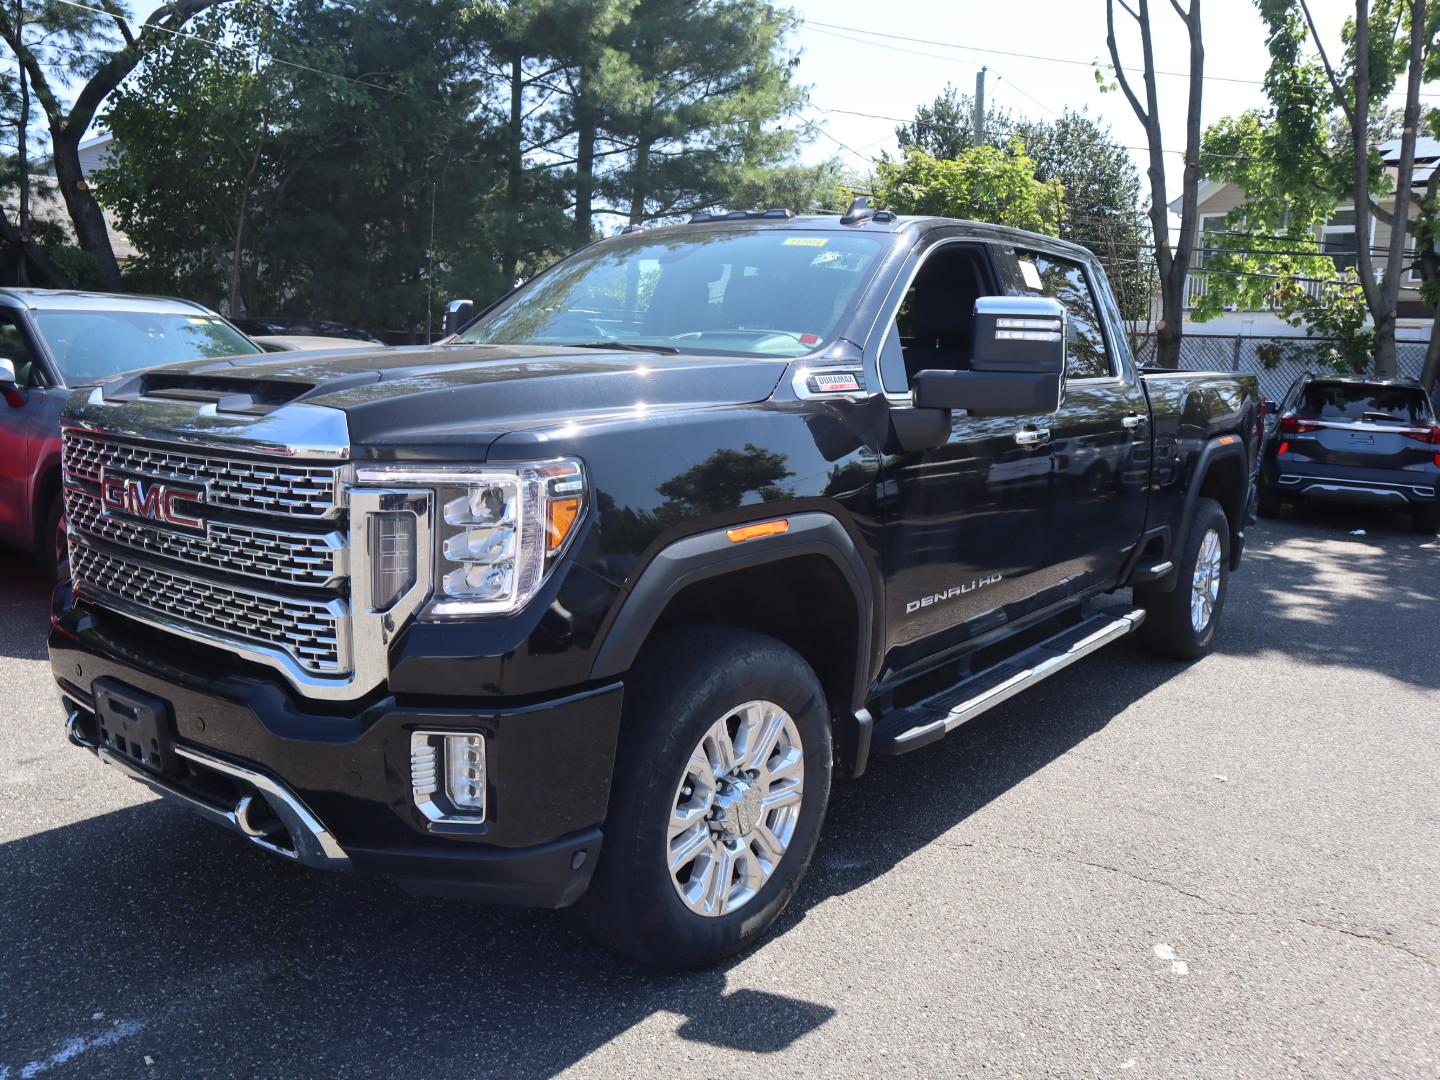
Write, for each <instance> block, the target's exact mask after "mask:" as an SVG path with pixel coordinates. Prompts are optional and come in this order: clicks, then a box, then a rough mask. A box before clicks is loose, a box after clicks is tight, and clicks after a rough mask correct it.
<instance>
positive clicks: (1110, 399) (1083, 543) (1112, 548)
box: [1001, 248, 1151, 595]
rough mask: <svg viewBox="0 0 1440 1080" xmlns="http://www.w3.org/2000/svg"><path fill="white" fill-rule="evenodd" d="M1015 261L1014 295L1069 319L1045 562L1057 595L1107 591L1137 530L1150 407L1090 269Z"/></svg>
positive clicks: (1023, 256) (1055, 261) (1050, 257)
mask: <svg viewBox="0 0 1440 1080" xmlns="http://www.w3.org/2000/svg"><path fill="white" fill-rule="evenodd" d="M1001 257H1002V258H1004V257H1006V254H1005V253H1002V254H1001ZM1014 258H1015V259H1017V260H1018V264H1019V266H1018V269H1019V273H1017V274H1015V275H1013V276H1012V281H1014V282H1016V283H1017V287H1016V288H1015V290H1014V291H1017V292H1019V293H1020V294H1021V295H1034V294H1039V295H1042V296H1048V297H1051V298H1053V299H1055V300H1059V301H1060V302H1061V303H1062V304H1064V305H1065V307H1066V309H1067V311H1068V312H1069V316H1070V317H1069V320H1068V326H1069V331H1068V332H1069V340H1068V342H1067V345H1066V350H1065V394H1064V397H1063V399H1062V401H1061V405H1060V411H1059V412H1058V413H1057V414H1056V415H1055V416H1053V417H1049V418H1048V426H1049V427H1050V431H1051V440H1052V453H1053V456H1054V469H1055V489H1054V499H1055V501H1054V507H1053V527H1052V529H1051V533H1050V543H1051V550H1050V553H1049V555H1048V561H1049V562H1050V563H1051V564H1052V567H1053V571H1054V573H1055V575H1056V576H1057V579H1058V582H1059V589H1060V590H1061V591H1062V592H1063V594H1065V595H1074V594H1077V593H1083V592H1087V591H1090V590H1092V589H1094V588H1096V587H1098V586H1105V587H1109V586H1111V585H1113V583H1114V582H1115V581H1116V579H1117V578H1118V576H1119V573H1120V570H1121V567H1122V566H1123V564H1124V562H1125V560H1126V558H1127V557H1128V556H1129V554H1130V553H1131V551H1132V550H1133V549H1134V546H1135V544H1136V543H1138V542H1139V539H1140V535H1141V533H1142V532H1143V531H1144V528H1145V510H1146V503H1147V499H1148V490H1147V489H1148V484H1149V477H1150V468H1149V465H1150V454H1149V450H1150V441H1151V432H1150V430H1149V417H1150V407H1149V404H1148V402H1147V401H1146V398H1145V391H1144V389H1143V388H1142V387H1141V385H1140V379H1139V375H1138V374H1137V372H1136V370H1135V365H1134V363H1133V361H1132V360H1131V357H1130V355H1129V349H1128V346H1127V344H1126V342H1125V340H1124V338H1123V336H1122V334H1121V327H1120V324H1119V319H1118V317H1117V318H1111V317H1108V316H1110V315H1111V314H1112V312H1111V311H1110V310H1109V308H1110V307H1111V306H1112V304H1111V300H1110V295H1109V291H1108V289H1107V287H1106V285H1105V283H1104V281H1103V280H1102V279H1101V278H1100V277H1099V275H1098V272H1097V271H1096V270H1095V269H1094V268H1093V266H1091V265H1090V264H1088V263H1085V262H1082V261H1081V260H1078V259H1075V258H1072V257H1070V256H1068V255H1064V254H1061V253H1058V252H1053V251H1045V250H1042V249H1040V248H1032V249H1023V248H1022V249H1017V250H1016V251H1015V252H1014Z"/></svg>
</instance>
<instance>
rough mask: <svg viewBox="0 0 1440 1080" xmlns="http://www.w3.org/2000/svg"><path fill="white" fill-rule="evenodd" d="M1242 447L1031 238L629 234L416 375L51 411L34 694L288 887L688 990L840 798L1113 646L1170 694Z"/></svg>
mask: <svg viewBox="0 0 1440 1080" xmlns="http://www.w3.org/2000/svg"><path fill="white" fill-rule="evenodd" d="M467 314H468V313H467ZM457 321H459V320H457ZM1261 413H1262V405H1261V401H1260V398H1259V396H1258V394H1257V392H1256V387H1255V384H1254V381H1253V380H1252V379H1250V378H1248V377H1244V376H1239V377H1237V376H1232V375H1220V374H1195V373H1178V372H1154V371H1141V370H1139V369H1137V367H1136V365H1135V363H1134V361H1133V359H1132V357H1131V353H1130V350H1129V348H1128V346H1127V344H1126V337H1125V334H1124V330H1123V327H1122V324H1121V320H1120V317H1119V314H1118V311H1117V309H1116V306H1115V303H1114V300H1113V299H1112V296H1111V293H1110V290H1109V286H1108V285H1107V283H1106V281H1105V278H1104V275H1103V274H1102V273H1101V271H1100V270H1099V268H1098V266H1097V264H1096V263H1095V261H1094V259H1093V258H1092V257H1091V256H1090V254H1089V253H1087V252H1086V251H1084V250H1083V249H1081V248H1078V247H1075V246H1072V245H1069V244H1065V243H1061V242H1059V241H1056V240H1053V239H1049V238H1046V237H1042V236H1036V235H1032V234H1029V233H1023V232H1017V231H1013V230H1009V229H1004V228H998V227H993V226H988V225H983V224H976V223H973V222H964V221H952V220H944V219H937V218H907V217H898V216H896V215H893V214H891V213H889V212H886V211H883V210H881V211H875V210H873V209H869V208H864V207H862V206H860V205H857V206H855V207H852V208H851V210H850V212H849V213H847V214H846V215H844V216H843V217H842V216H839V215H836V216H795V215H793V214H791V213H789V212H788V211H764V212H754V211H752V212H745V213H730V214H724V215H712V216H706V217H702V218H697V219H696V220H694V221H692V222H691V223H689V224H685V225H677V226H671V227H665V228H655V229H647V230H627V232H626V234H624V235H620V236H617V237H613V238H610V239H607V240H603V241H600V242H598V243H595V244H592V245H590V246H589V247H586V248H584V249H582V250H580V251H578V252H576V253H575V254H573V255H571V256H569V257H568V258H566V259H563V260H562V261H560V262H558V263H557V264H555V265H554V266H552V267H551V268H550V269H548V270H546V271H545V272H544V273H542V274H540V275H538V276H537V277H535V278H534V279H533V280H531V281H530V282H528V283H527V284H525V285H524V286H522V287H521V288H519V289H518V290H516V291H515V292H514V293H512V294H510V295H509V296H507V297H505V298H504V299H502V300H500V301H498V302H497V303H495V304H493V305H492V306H491V307H489V308H488V309H486V310H484V311H482V312H480V313H478V315H475V316H473V317H470V318H469V319H468V322H466V323H465V324H464V325H463V326H460V327H458V333H455V334H452V336H451V337H449V338H447V339H445V340H444V341H442V342H440V343H439V344H438V345H435V346H430V347H424V348H411V349H390V350H370V351H367V352H364V353H358V352H357V353H344V352H335V353H315V354H310V355H306V356H302V357H296V356H293V355H290V356H281V357H277V358H275V359H274V360H272V361H259V362H256V361H254V360H250V361H247V362H245V363H244V364H240V363H236V364H230V363H228V362H225V361H213V360H212V361H201V362H194V363H189V364H183V365H177V366H172V367H167V368H160V369H155V370H149V371H146V372H144V373H141V374H136V375H133V376H128V377H123V378H121V379H119V380H112V381H111V382H109V383H106V384H103V385H102V386H100V387H98V388H94V389H89V390H82V391H79V392H77V393H76V394H75V395H74V396H73V397H72V399H71V400H70V402H69V404H68V406H67V408H66V411H65V415H64V420H63V424H64V436H63V437H64V451H63V462H64V483H65V499H66V513H67V519H68V528H69V533H70V550H71V553H72V554H71V569H72V572H73V580H72V581H71V583H69V584H65V585H62V586H61V587H60V588H59V590H58V591H57V593H56V598H55V608H54V617H53V630H52V633H51V635H50V652H51V657H52V661H53V667H54V673H55V678H56V680H57V681H58V683H59V690H60V694H61V695H62V698H63V702H64V708H65V711H66V713H67V717H68V718H67V724H68V730H69V734H70V738H71V739H72V741H74V742H75V743H76V744H78V745H79V746H82V747H85V748H87V749H89V750H91V751H93V752H94V753H96V754H97V755H98V756H99V757H100V759H101V760H102V761H103V762H105V763H106V764H107V765H110V766H112V767H115V768H117V769H119V770H120V771H121V772H123V773H126V774H128V775H129V776H131V777H133V778H134V779H136V780H139V781H141V782H142V783H144V784H146V785H148V786H149V787H150V788H153V789H154V790H155V791H158V792H160V793H162V794H164V795H167V796H170V797H171V798H174V799H177V800H180V801H181V802H184V803H186V804H188V805H189V806H190V807H192V808H193V809H194V810H196V811H198V812H199V813H201V814H203V815H205V816H206V817H209V818H211V819H212V820H214V821H216V822H218V823H221V824H224V825H226V826H228V827H230V828H232V829H235V830H238V831H239V832H241V833H243V834H244V835H245V836H246V837H248V838H249V839H250V840H251V841H253V842H254V843H256V844H258V845H260V846H261V847H264V848H267V849H269V850H270V851H273V852H275V853H277V854H279V855H281V856H283V857H285V858H287V859H290V860H294V861H296V862H299V863H302V864H306V865H310V866H318V867H328V868H354V869H359V870H362V871H369V872H377V873H381V874H385V875H388V876H390V877H392V878H394V879H396V880H398V881H399V882H400V883H401V884H402V885H404V886H405V887H407V888H409V889H412V890H415V891H418V892H425V893H430V894H439V895H449V896H469V897H474V898H478V899H482V900H487V901H498V902H508V903H522V904H531V905H542V906H549V907H566V906H570V905H574V907H575V909H576V911H577V913H578V914H579V915H580V916H581V918H582V921H583V922H584V924H585V925H587V926H588V927H590V928H591V929H592V930H593V931H594V932H596V933H598V934H599V935H600V936H601V937H602V938H604V939H605V940H608V941H609V942H610V943H611V944H613V945H614V946H615V947H617V948H619V949H621V950H622V951H624V952H626V953H628V954H629V955H631V956H633V957H636V958H638V959H640V960H642V961H645V962H648V963H651V964H655V965H660V966H665V967H672V968H683V967H694V966H699V965H704V964H708V963H713V962H715V961H717V960H719V959H721V958H723V957H725V956H728V955H730V954H733V953H734V952H736V951H738V950H740V949H742V948H744V947H745V946H747V945H748V944H751V943H753V942H754V941H756V940H757V939H758V938H759V937H760V936H761V935H762V934H763V933H764V931H765V930H766V928H767V927H768V926H769V925H770V924H771V923H772V922H773V921H774V919H775V917H776V916H777V914H778V913H779V912H780V910H781V909H782V908H783V907H784V905H785V903H786V902H787V900H788V899H789V898H790V896H791V895H792V894H793V893H794V891H795V888H796V886H797V884H798V882H799V880H800V878H801V876H802V874H803V873H804V871H805V869H806V866H807V864H808V863H809V861H810V858H811V853H812V851H813V849H814V846H815V842H816V837H817V835H818V833H819V830H820V826H821V821H822V819H823V818H824V816H825V807H826V802H827V799H828V796H829V792H830V785H831V781H832V778H834V777H855V776H859V775H860V774H861V773H862V772H863V771H864V770H865V767H866V761H867V759H868V758H869V757H870V755H872V754H875V753H882V754H899V753H903V752H906V751H909V750H912V749H915V748H917V747H920V746H923V745H925V744H927V743H930V742H933V741H935V740H937V739H939V738H941V737H942V736H944V735H945V734H946V733H947V732H949V731H951V730H953V729H954V728H955V727H956V726H958V725H960V724H962V723H964V722H965V721H967V720H969V719H971V718H972V717H974V716H976V715H977V714H979V713H981V712H982V711H984V710H985V709H987V708H989V707H991V706H993V705H995V704H997V703H998V702H1001V701H1003V700H1005V699H1006V698H1008V697H1010V696H1011V695H1013V694H1015V693H1016V692H1018V691H1020V690H1023V689H1024V688H1025V687H1026V686H1028V685H1030V684H1032V683H1034V682H1036V681H1038V680H1040V679H1043V678H1045V677H1046V676H1048V675H1050V674H1052V673H1054V672H1056V671H1058V670H1060V669H1061V668H1063V667H1065V666H1066V665H1068V664H1069V663H1071V662H1072V661H1074V660H1077V659H1079V658H1080V657H1082V656H1084V655H1086V654H1087V653H1089V652H1091V651H1093V650H1095V649H1097V648H1099V647H1101V646H1102V645H1104V644H1106V643H1108V642H1111V641H1113V640H1115V639H1117V638H1120V637H1122V636H1124V635H1126V634H1129V633H1131V632H1132V631H1134V632H1136V633H1137V635H1138V638H1139V639H1140V640H1142V641H1144V642H1145V643H1146V644H1148V645H1149V646H1150V647H1151V648H1153V649H1155V650H1158V651H1160V652H1162V653H1166V654H1169V655H1172V656H1176V657H1185V658H1188V657H1196V656H1199V655H1201V654H1202V653H1203V652H1205V650H1206V649H1207V648H1208V647H1209V646H1210V644H1211V641H1212V635H1213V634H1214V632H1215V626H1216V621H1217V619H1218V618H1219V615H1220V611H1221V608H1222V606H1223V604H1224V601H1225V589H1226V582H1227V578H1228V575H1229V573H1230V572H1231V571H1232V570H1234V569H1235V568H1236V567H1237V566H1238V564H1239V562H1240V556H1241V550H1242V548H1243V545H1244V536H1245V534H1244V529H1245V527H1246V524H1247V523H1248V522H1249V521H1251V520H1252V517H1251V514H1252V507H1253V502H1254V476H1255V471H1256V463H1257V460H1258V454H1259V446H1260V433H1261V427H1262V416H1261ZM1117 593H1118V594H1119V595H1117ZM577 901H578V903H577Z"/></svg>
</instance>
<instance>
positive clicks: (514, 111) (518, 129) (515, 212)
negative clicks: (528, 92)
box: [500, 52, 525, 289]
mask: <svg viewBox="0 0 1440 1080" xmlns="http://www.w3.org/2000/svg"><path fill="white" fill-rule="evenodd" d="M524 108H525V75H524V69H523V67H522V61H521V57H520V55H519V54H518V52H517V54H516V55H515V57H514V59H512V60H511V61H510V120H509V131H508V132H507V135H508V141H509V146H507V147H506V154H505V157H506V163H505V209H506V212H507V216H508V217H509V218H511V219H512V220H511V221H510V222H509V229H508V232H507V235H506V238H505V250H504V251H502V252H501V253H500V272H501V273H502V274H503V275H504V276H505V287H506V288H507V289H509V288H513V287H514V285H515V278H516V277H517V276H518V274H519V272H520V229H519V215H520V209H521V207H520V202H521V198H522V196H523V192H522V191H521V190H520V179H521V177H522V176H523V175H524V168H525V157H524V155H525V147H524V138H525V113H524V111H523V110H524Z"/></svg>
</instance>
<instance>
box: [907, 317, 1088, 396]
mask: <svg viewBox="0 0 1440 1080" xmlns="http://www.w3.org/2000/svg"><path fill="white" fill-rule="evenodd" d="M1066 314H1067V313H1066V311H1065V308H1064V306H1063V305H1062V304H1060V302H1059V301H1056V300H1051V299H1049V298H1048V297H1041V296H1035V297H1031V296H982V297H981V298H980V299H979V300H976V301H975V321H974V324H973V330H972V338H971V350H970V356H971V360H970V367H969V368H968V369H967V370H962V371H921V372H919V373H917V374H916V375H915V377H914V378H913V379H911V380H910V385H911V388H912V389H913V390H914V392H915V404H916V405H917V406H918V407H920V408H922V409H964V410H965V411H966V412H967V413H969V415H971V416H1026V415H1030V414H1034V413H1053V412H1055V411H1056V410H1057V409H1059V408H1060V394H1061V391H1062V390H1063V388H1064V375H1065V333H1066Z"/></svg>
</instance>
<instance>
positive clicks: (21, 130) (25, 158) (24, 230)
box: [15, 26, 30, 285]
mask: <svg viewBox="0 0 1440 1080" xmlns="http://www.w3.org/2000/svg"><path fill="white" fill-rule="evenodd" d="M15 32H16V33H17V34H18V33H20V29H19V27H18V26H17V27H16V31H15ZM17 66H18V67H19V69H20V124H19V127H18V128H17V129H16V132H15V158H16V164H17V165H18V166H19V170H20V175H19V183H20V239H21V243H22V244H26V245H28V244H29V242H30V160H29V152H28V147H27V146H26V142H27V139H26V136H27V135H28V133H29V130H30V82H29V78H28V76H27V74H26V71H25V65H24V64H20V65H17ZM29 262H30V260H29V258H28V257H27V254H26V252H25V249H24V248H23V247H22V248H21V255H20V264H19V266H17V267H16V268H15V269H16V275H17V276H18V277H19V278H20V284H21V285H29V284H30V266H29Z"/></svg>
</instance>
